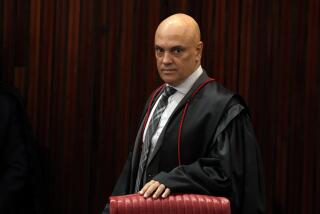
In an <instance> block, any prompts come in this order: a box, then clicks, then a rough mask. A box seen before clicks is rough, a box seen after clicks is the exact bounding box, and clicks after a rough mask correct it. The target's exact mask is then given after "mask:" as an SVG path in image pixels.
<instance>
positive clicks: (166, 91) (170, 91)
mask: <svg viewBox="0 0 320 214" xmlns="http://www.w3.org/2000/svg"><path fill="white" fill-rule="evenodd" d="M176 91H177V90H176V89H174V88H172V87H170V86H166V87H165V88H164V94H163V95H164V96H166V97H170V96H171V95H172V94H174V93H175V92H176Z"/></svg>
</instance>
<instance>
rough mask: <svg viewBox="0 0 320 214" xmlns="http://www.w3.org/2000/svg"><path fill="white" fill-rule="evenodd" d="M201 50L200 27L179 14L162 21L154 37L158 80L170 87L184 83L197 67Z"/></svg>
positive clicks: (187, 17) (190, 19) (192, 20)
mask: <svg viewBox="0 0 320 214" xmlns="http://www.w3.org/2000/svg"><path fill="white" fill-rule="evenodd" d="M202 46H203V45H202V42H201V40H200V29H199V26H198V24H197V22H196V21H195V20H194V19H193V18H192V17H190V16H188V15H185V14H181V13H179V14H175V15H172V16H170V17H168V18H166V19H165V20H163V21H162V22H161V23H160V25H159V26H158V28H157V31H156V34H155V55H156V60H157V67H158V72H159V75H160V77H161V79H162V80H163V81H164V82H166V83H168V84H170V85H178V84H180V83H181V82H182V81H184V80H185V79H186V78H187V77H188V76H189V75H190V74H192V73H193V72H194V71H195V70H196V69H197V68H198V66H199V65H200V61H201V54H202Z"/></svg>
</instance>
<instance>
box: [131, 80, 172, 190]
mask: <svg viewBox="0 0 320 214" xmlns="http://www.w3.org/2000/svg"><path fill="white" fill-rule="evenodd" d="M175 92H176V89H174V88H172V87H170V86H166V87H165V88H164V91H163V93H162V96H161V97H160V100H159V102H158V105H157V106H156V109H155V110H154V112H153V115H152V117H151V119H150V122H149V125H148V128H147V131H146V135H145V139H144V143H143V145H142V151H141V156H140V162H139V168H138V174H137V179H136V186H135V191H136V192H137V191H139V190H140V184H141V180H142V176H143V173H144V170H145V167H146V164H147V160H148V156H149V155H150V154H149V153H151V152H150V147H151V140H152V137H153V135H154V133H155V131H156V130H157V128H158V124H159V121H160V119H161V115H162V113H163V111H164V110H165V109H166V107H167V105H168V98H169V97H170V96H171V95H172V94H174V93H175Z"/></svg>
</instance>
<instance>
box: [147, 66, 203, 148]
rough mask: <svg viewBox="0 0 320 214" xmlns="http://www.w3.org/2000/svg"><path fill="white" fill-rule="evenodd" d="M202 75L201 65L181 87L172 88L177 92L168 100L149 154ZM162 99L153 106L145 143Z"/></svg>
mask: <svg viewBox="0 0 320 214" xmlns="http://www.w3.org/2000/svg"><path fill="white" fill-rule="evenodd" d="M202 73H203V70H202V68H201V65H200V66H199V67H198V68H197V70H196V71H194V72H193V73H192V74H191V75H190V76H189V77H188V78H187V79H186V80H184V81H183V82H182V83H180V84H179V85H177V86H175V87H173V86H171V87H173V88H175V89H176V90H177V91H176V92H175V93H174V94H172V95H171V96H170V97H169V98H168V105H167V107H166V109H165V110H164V111H163V112H162V115H161V119H160V121H159V124H158V128H157V130H156V131H155V133H154V135H153V136H152V140H151V148H150V153H149V154H152V152H153V150H154V148H155V146H156V144H157V141H158V138H159V136H160V134H161V132H162V130H163V128H164V127H165V125H166V124H167V122H168V119H169V118H170V116H171V114H172V113H173V111H174V109H175V108H176V107H177V106H178V104H179V102H180V101H181V100H182V99H183V97H184V96H185V95H186V94H187V93H188V91H189V90H190V89H191V87H192V85H193V84H194V83H195V81H196V80H197V79H198V78H199V77H200V75H201V74H202ZM167 85H168V84H167ZM161 96H162V95H161ZM161 96H160V97H161ZM160 97H159V98H158V100H157V102H156V103H155V105H154V106H153V108H152V110H151V113H150V116H149V118H148V122H147V125H146V128H145V129H144V132H143V142H144V140H145V135H146V130H147V129H148V127H149V122H150V119H151V118H152V115H153V113H154V110H155V109H156V106H157V105H158V102H159V100H160Z"/></svg>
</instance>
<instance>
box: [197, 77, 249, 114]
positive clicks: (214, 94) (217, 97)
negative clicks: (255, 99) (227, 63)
mask: <svg viewBox="0 0 320 214" xmlns="http://www.w3.org/2000/svg"><path fill="white" fill-rule="evenodd" d="M201 91H202V94H200V95H201V96H200V97H201V99H203V100H205V102H206V103H208V104H210V103H212V104H215V105H216V104H220V105H224V106H229V107H231V106H233V105H238V104H240V105H242V106H243V107H244V108H245V109H247V104H246V102H245V101H244V99H243V98H242V97H241V95H239V94H238V93H236V92H234V91H232V90H230V89H228V88H226V87H225V86H224V85H222V84H221V83H219V82H218V81H216V80H214V81H211V82H210V83H208V84H207V85H206V86H205V87H203V89H202V90H201Z"/></svg>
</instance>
